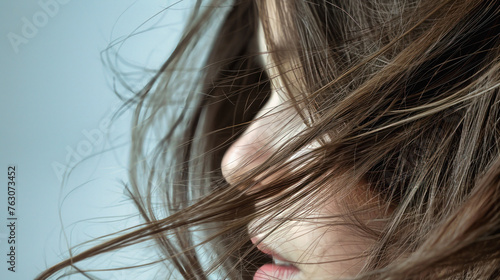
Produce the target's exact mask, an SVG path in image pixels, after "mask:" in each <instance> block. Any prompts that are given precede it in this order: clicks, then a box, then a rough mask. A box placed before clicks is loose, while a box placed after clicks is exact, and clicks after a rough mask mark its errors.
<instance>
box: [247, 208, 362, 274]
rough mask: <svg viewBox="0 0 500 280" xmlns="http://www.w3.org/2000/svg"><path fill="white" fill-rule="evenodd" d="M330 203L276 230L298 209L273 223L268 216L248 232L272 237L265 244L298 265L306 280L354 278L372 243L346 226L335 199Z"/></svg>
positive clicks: (274, 219)
mask: <svg viewBox="0 0 500 280" xmlns="http://www.w3.org/2000/svg"><path fill="white" fill-rule="evenodd" d="M328 203H329V205H328V206H324V207H317V208H316V209H315V211H314V212H310V213H304V214H301V215H298V216H299V217H298V219H295V220H293V221H288V222H285V223H283V224H280V225H279V227H278V228H277V229H276V230H274V227H275V226H277V225H278V224H279V223H280V221H282V220H283V219H284V218H288V216H289V215H291V213H292V212H294V211H295V210H298V209H299V206H297V208H295V209H291V208H290V209H287V210H286V211H285V212H282V213H280V214H279V215H278V216H276V217H273V219H272V220H270V221H269V217H261V218H259V219H257V220H254V221H253V222H252V223H251V224H250V225H249V231H250V232H251V234H252V233H256V232H258V236H259V237H262V236H265V235H266V234H269V235H268V237H267V238H266V239H265V240H264V242H265V243H268V244H273V245H274V246H276V247H277V248H278V250H279V251H280V252H281V253H282V254H283V255H285V256H286V257H287V258H289V259H291V260H293V261H294V262H295V263H297V264H296V265H297V266H298V267H299V269H300V270H301V273H302V277H303V278H304V279H330V278H331V277H332V276H333V277H349V276H354V275H356V274H357V273H358V272H359V271H360V270H361V268H362V266H363V265H364V262H365V258H364V257H363V252H364V251H365V250H367V249H368V248H369V246H370V245H371V243H370V242H368V241H367V240H366V239H364V238H362V237H360V236H358V235H357V234H356V233H355V232H354V231H353V230H352V229H351V228H350V227H348V226H345V223H344V221H343V220H342V219H341V218H339V217H338V216H339V214H340V208H338V207H336V205H335V203H336V202H335V201H334V200H333V199H332V200H331V201H328ZM301 279H302V278H301Z"/></svg>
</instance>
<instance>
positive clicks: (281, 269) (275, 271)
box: [253, 264, 299, 280]
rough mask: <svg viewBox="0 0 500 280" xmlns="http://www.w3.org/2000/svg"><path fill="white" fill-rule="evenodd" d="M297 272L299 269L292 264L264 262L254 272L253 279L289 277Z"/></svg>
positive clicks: (267, 279)
mask: <svg viewBox="0 0 500 280" xmlns="http://www.w3.org/2000/svg"><path fill="white" fill-rule="evenodd" d="M298 272H299V270H298V269H297V268H296V267H293V266H285V265H276V264H265V265H263V266H261V267H260V268H259V270H257V272H255V275H254V276H253V280H270V279H273V280H277V279H280V280H281V279H289V278H290V277H292V276H293V275H295V274H297V273H298Z"/></svg>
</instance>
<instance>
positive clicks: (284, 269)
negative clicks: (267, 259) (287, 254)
mask: <svg viewBox="0 0 500 280" xmlns="http://www.w3.org/2000/svg"><path fill="white" fill-rule="evenodd" d="M250 240H251V241H252V243H253V244H254V245H256V247H257V249H259V251H261V252H262V253H264V254H266V255H270V256H271V257H272V258H273V259H275V260H280V261H283V262H287V263H290V261H289V260H287V259H285V258H284V257H282V256H281V255H280V254H278V253H276V252H275V251H273V250H271V249H270V248H269V246H267V245H266V244H264V243H262V242H260V240H259V239H258V238H257V237H254V238H252V239H250ZM299 271H300V270H299V269H298V268H297V267H295V266H294V265H278V264H274V263H273V264H265V265H263V266H261V267H260V268H259V269H258V270H257V272H256V273H255V275H254V277H253V280H266V279H289V278H290V277H292V276H293V275H295V274H297V273H298V272H299Z"/></svg>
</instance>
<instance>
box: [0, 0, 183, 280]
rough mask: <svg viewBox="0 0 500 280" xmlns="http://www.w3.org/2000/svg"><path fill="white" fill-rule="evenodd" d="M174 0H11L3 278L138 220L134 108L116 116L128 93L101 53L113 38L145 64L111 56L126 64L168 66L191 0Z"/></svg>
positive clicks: (1, 97) (0, 101) (3, 138)
mask: <svg viewBox="0 0 500 280" xmlns="http://www.w3.org/2000/svg"><path fill="white" fill-rule="evenodd" d="M174 2H175V1H170V0H147V1H133V0H107V1H103V0H86V1H81V0H72V1H71V0H64V1H63V0H5V1H1V2H0V14H1V17H0V34H1V35H2V37H1V40H0V65H1V66H0V67H1V68H0V69H1V75H0V85H1V87H0V88H1V94H0V120H1V121H0V279H5V280H8V279H9V280H10V279H13V280H18V279H19V280H21V279H23V280H24V279H32V278H33V277H34V276H35V275H37V274H38V273H39V272H40V271H42V270H43V269H45V268H46V267H48V266H50V265H53V264H55V263H56V262H58V261H60V260H62V259H63V258H64V257H67V256H68V252H67V249H68V246H74V245H76V244H78V243H80V242H82V241H85V240H88V239H90V238H92V237H97V236H100V235H103V234H106V233H110V232H112V231H114V230H117V229H121V228H123V227H125V226H131V225H133V224H134V223H135V222H137V221H136V220H134V219H125V218H126V217H129V216H130V215H132V214H133V213H135V212H134V211H135V208H134V207H133V206H132V205H130V204H128V203H127V202H126V201H125V200H124V198H125V196H124V194H123V188H122V184H121V180H122V179H125V178H126V177H125V176H126V172H125V168H126V160H127V156H128V155H127V152H128V142H129V138H128V137H129V135H128V133H129V126H130V123H129V121H130V116H129V114H128V113H126V114H124V115H123V116H122V117H121V118H120V119H118V120H117V121H116V122H115V123H114V124H113V126H112V128H111V129H109V128H108V126H107V124H108V123H109V120H110V119H111V113H112V112H114V110H116V108H117V106H118V105H119V104H121V103H120V100H119V99H118V98H117V97H116V95H115V94H114V93H113V90H112V89H113V87H114V84H113V78H112V77H113V74H112V71H111V70H110V67H109V66H104V65H103V62H102V53H101V52H102V51H104V50H106V48H107V47H108V46H110V44H113V43H117V44H116V45H113V47H114V49H115V50H116V49H119V51H120V55H121V56H122V57H123V58H125V59H126V61H128V62H131V63H132V64H134V65H136V66H137V67H138V68H133V67H131V66H127V65H125V64H123V63H120V61H118V60H116V61H115V60H112V62H113V63H115V62H116V64H114V66H118V68H119V69H120V70H130V71H133V70H134V69H135V70H137V69H139V68H140V67H143V68H145V69H146V68H147V69H155V68H157V67H158V66H159V65H160V64H161V63H162V62H163V61H164V60H165V59H166V57H167V56H168V54H169V52H170V51H172V48H173V46H174V45H173V44H174V43H175V42H176V40H178V36H179V32H180V31H181V30H182V24H183V20H185V18H186V15H187V13H188V10H186V9H185V7H188V6H189V5H190V4H189V2H192V1H184V3H181V4H177V5H174V6H173V7H171V8H169V9H167V10H166V11H163V10H164V8H166V7H168V6H169V5H170V4H173V3H174ZM185 2H188V3H185ZM162 11H163V12H162ZM152 27H154V28H152ZM142 31H147V32H142ZM134 32H135V33H137V35H135V36H131V37H130V38H128V39H126V38H127V37H128V36H129V35H130V34H133V33H134ZM123 39H126V40H125V41H124V43H123V45H122V44H121V40H123ZM150 76H151V72H148V71H136V74H135V75H131V76H130V80H129V82H130V85H131V86H132V87H133V88H134V89H138V88H140V86H141V85H143V84H144V83H145V81H147V79H148V78H149V77H150ZM115 86H116V87H117V89H118V90H119V91H120V90H122V91H124V92H125V90H124V88H123V87H121V86H120V85H119V84H115ZM125 93H127V92H125ZM85 158H86V160H84V161H83V162H81V163H79V164H77V165H76V162H79V161H80V160H82V159H85ZM11 165H15V166H16V178H15V181H16V194H15V196H16V200H15V201H16V205H15V215H14V217H16V218H17V220H16V228H15V242H16V243H15V246H16V252H15V254H16V263H15V270H16V272H11V271H9V270H8V267H9V266H10V265H9V264H8V263H7V261H8V260H9V256H8V255H7V254H9V251H10V249H9V248H10V245H9V244H8V240H9V236H10V234H11V233H10V229H9V228H8V227H7V225H8V224H9V222H10V221H11V220H7V218H8V216H9V214H8V212H7V210H8V209H7V202H8V198H7V197H8V190H7V181H8V178H7V177H8V176H7V168H8V166H11ZM75 165H76V167H75ZM71 167H75V168H74V171H73V172H72V173H71V174H70V176H69V177H67V180H65V184H64V185H62V184H61V183H62V178H63V177H62V176H63V171H64V168H71ZM62 229H64V231H62ZM151 252H153V250H151ZM143 254H144V252H138V253H137V254H129V256H130V257H124V258H122V259H120V258H119V257H118V256H116V257H115V258H112V260H109V259H108V260H105V261H102V263H103V264H104V266H106V261H108V262H111V261H112V262H114V264H116V262H119V264H135V263H137V262H139V261H141V260H142V259H144V258H147V253H146V255H145V257H144V255H143ZM117 260H119V261H117ZM148 273H153V271H152V270H147V269H146V270H143V271H142V272H141V276H140V277H139V278H138V277H137V276H134V275H132V274H128V272H121V271H117V272H115V273H112V274H107V276H105V277H103V278H104V279H134V278H135V279H152V278H153V274H151V275H150V276H148ZM70 279H83V277H81V276H74V277H71V278H70Z"/></svg>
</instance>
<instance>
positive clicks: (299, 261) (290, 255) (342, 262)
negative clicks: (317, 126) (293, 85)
mask: <svg viewBox="0 0 500 280" xmlns="http://www.w3.org/2000/svg"><path fill="white" fill-rule="evenodd" d="M269 2H273V1H269ZM271 23H272V21H271ZM259 40H260V44H259V46H260V50H261V52H262V57H261V58H262V62H263V65H264V68H265V69H266V71H267V73H268V75H269V76H270V78H271V84H272V86H271V87H272V93H271V96H270V99H269V100H268V102H267V103H266V104H265V105H264V107H263V108H262V109H261V111H260V112H259V114H258V115H257V116H256V117H255V119H254V120H253V121H252V123H251V124H250V126H249V127H248V129H247V130H246V131H245V132H244V133H243V134H242V135H241V136H240V137H239V138H238V139H237V140H236V141H235V142H234V143H233V144H232V146H231V147H230V148H229V149H228V150H227V152H226V154H225V155H224V157H223V160H222V172H223V175H224V177H225V179H226V180H227V181H228V183H230V184H235V183H236V182H237V178H238V176H240V175H242V174H243V173H245V172H247V171H249V170H251V169H252V168H254V167H255V166H257V165H259V164H261V163H262V162H263V161H265V160H266V158H267V157H269V156H270V155H271V154H272V153H273V152H275V151H276V149H277V148H278V147H279V145H280V144H283V143H285V142H286V141H287V140H289V139H291V138H292V137H294V136H295V135H297V133H298V132H299V131H300V129H302V128H304V127H305V125H304V123H303V122H302V120H301V119H300V118H299V117H298V115H297V113H296V111H295V109H293V108H291V107H290V106H289V105H288V98H287V96H286V94H285V92H284V87H283V81H282V79H281V78H280V77H279V76H278V75H277V70H276V69H275V67H274V63H273V61H272V59H271V58H270V56H269V55H267V52H268V49H267V47H266V45H267V44H266V42H265V36H264V34H263V30H262V27H261V28H260V35H259ZM317 145H319V144H317V143H312V144H311V145H310V146H308V147H306V148H304V149H303V150H301V151H298V152H297V153H296V154H294V155H291V156H290V160H293V159H294V158H295V157H297V156H299V155H300V154H302V153H305V152H307V151H308V149H312V148H314V147H315V146H317ZM283 175H286V174H272V175H270V176H268V177H266V179H265V180H264V181H262V183H261V184H260V185H259V186H260V187H263V188H265V187H266V185H267V184H268V183H269V182H270V180H273V179H275V178H276V177H277V176H283ZM330 181H331V184H332V186H333V187H340V186H342V185H341V184H342V178H335V176H332V178H331V180H330ZM297 195H299V194H297ZM339 199H345V198H344V197H335V196H334V197H331V198H329V199H327V200H325V201H323V202H322V203H321V204H315V205H314V207H313V208H310V209H308V210H307V211H300V212H299V213H300V214H299V215H300V217H301V218H306V219H307V220H306V221H304V220H301V221H296V220H295V221H287V222H285V223H284V224H281V225H280V226H279V227H278V229H277V230H275V231H272V232H271V229H273V226H274V225H276V223H277V222H278V220H279V218H280V217H285V216H288V215H292V214H293V213H294V212H295V211H296V210H301V209H298V208H294V207H290V208H289V209H286V210H285V211H284V212H281V213H279V214H277V213H270V214H269V215H266V216H264V217H260V218H258V219H256V220H254V221H253V222H252V223H250V225H249V233H250V235H251V236H252V237H253V241H254V243H258V245H259V248H260V249H261V250H263V251H268V250H271V251H273V253H275V254H277V255H279V256H280V257H281V258H282V259H285V260H286V261H288V262H290V263H292V264H293V266H295V267H296V268H297V269H298V270H299V271H298V272H297V273H294V274H293V275H292V276H287V277H277V275H267V276H266V277H264V278H269V279H340V278H345V277H349V276H355V275H356V274H357V273H358V272H359V271H360V270H361V268H362V266H363V264H364V261H365V259H364V257H362V256H361V255H362V254H363V252H364V251H365V250H367V248H368V247H369V246H370V244H371V243H370V241H369V240H366V238H363V237H361V236H359V235H357V234H356V233H355V232H354V231H353V230H352V229H350V228H348V227H346V226H342V225H338V224H337V225H335V222H342V220H340V218H338V216H339V215H341V214H342V213H343V212H342V208H340V206H339V203H338V201H339ZM309 201H310V200H309ZM307 202H308V198H307V196H306V197H305V198H304V200H303V201H301V203H297V205H298V204H300V205H301V207H303V205H302V204H307ZM324 217H329V218H328V224H326V223H325V221H326V220H325V218H324ZM335 217H337V218H335Z"/></svg>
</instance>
